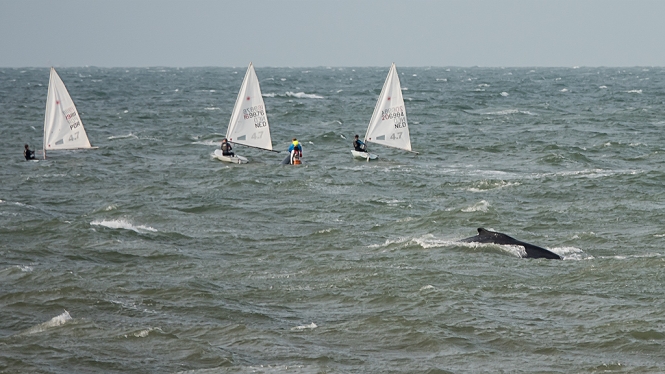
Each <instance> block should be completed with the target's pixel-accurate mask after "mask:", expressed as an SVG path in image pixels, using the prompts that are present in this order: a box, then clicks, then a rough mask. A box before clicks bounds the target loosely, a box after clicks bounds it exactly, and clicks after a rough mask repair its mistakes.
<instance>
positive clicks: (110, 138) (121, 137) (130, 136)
mask: <svg viewBox="0 0 665 374" xmlns="http://www.w3.org/2000/svg"><path fill="white" fill-rule="evenodd" d="M127 138H134V139H138V138H139V137H138V136H136V135H134V134H132V133H131V132H130V133H129V134H127V135H112V136H109V137H108V138H107V139H109V140H113V139H127Z"/></svg>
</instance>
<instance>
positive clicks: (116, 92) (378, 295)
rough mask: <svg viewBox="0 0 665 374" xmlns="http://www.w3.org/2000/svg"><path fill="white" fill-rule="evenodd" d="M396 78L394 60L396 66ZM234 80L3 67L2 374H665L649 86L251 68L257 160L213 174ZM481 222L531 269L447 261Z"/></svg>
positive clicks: (529, 74)
mask: <svg viewBox="0 0 665 374" xmlns="http://www.w3.org/2000/svg"><path fill="white" fill-rule="evenodd" d="M398 63H399V62H398ZM245 69H246V67H244V66H241V67H237V68H186V69H177V68H96V67H85V68H63V69H58V72H59V74H60V76H61V77H62V79H63V81H64V82H65V84H66V85H67V87H68V89H69V92H70V94H71V95H72V97H73V99H74V101H75V102H76V104H77V107H78V110H79V113H80V115H81V118H82V119H83V123H84V125H85V128H86V130H87V133H88V136H89V138H90V141H91V142H92V144H93V145H94V146H97V147H99V149H97V150H88V151H63V152H50V153H49V154H48V156H49V157H48V158H47V160H45V161H39V162H26V161H25V160H23V158H22V147H23V144H24V143H28V144H30V145H31V147H33V148H35V149H40V148H41V142H42V126H43V118H44V107H45V101H46V92H47V85H48V74H49V73H48V69H46V68H38V69H37V68H24V69H9V68H0V157H1V158H2V162H3V165H2V167H1V168H0V180H1V183H0V372H2V373H83V372H86V373H87V372H107V373H206V374H209V373H476V372H506V373H512V372H528V373H531V372H550V373H571V372H584V373H601V372H602V373H604V372H620V373H658V372H663V371H665V301H664V299H665V298H664V292H663V284H664V282H665V246H664V244H665V188H664V184H665V69H664V68H652V67H649V68H641V67H640V68H589V67H580V68H532V69H530V68H452V67H451V68H434V67H433V68H422V67H421V68H411V67H400V66H399V65H398V72H399V73H400V79H401V83H402V88H403V95H404V99H405V104H406V108H407V116H408V120H409V127H410V132H411V141H412V146H413V149H414V150H415V151H418V152H420V154H419V155H412V154H409V153H406V152H402V151H399V150H394V149H389V148H382V147H380V146H371V145H370V146H371V150H372V151H373V152H376V153H378V154H379V155H380V158H379V159H378V160H377V161H372V162H365V161H362V160H355V159H353V158H352V157H351V154H350V149H351V140H352V137H353V135H354V134H360V136H361V138H362V136H363V134H364V131H365V129H366V127H367V123H368V121H369V117H370V116H371V114H372V111H373V109H374V105H375V103H376V99H377V97H378V95H379V92H380V90H381V87H382V85H383V82H384V80H385V76H386V74H387V72H388V64H387V65H386V66H384V67H375V68H326V67H317V68H307V69H304V68H265V67H261V66H260V64H259V65H257V66H256V72H257V75H258V77H259V80H260V82H261V85H262V91H263V95H264V100H265V105H266V108H267V113H268V119H269V121H270V126H271V132H272V139H273V146H274V148H275V149H277V150H285V149H286V148H287V147H288V144H289V141H290V139H291V138H292V137H294V136H295V137H298V138H299V140H300V141H301V143H303V144H304V164H303V165H301V166H297V167H294V166H282V165H280V162H281V160H282V158H283V157H284V155H283V154H277V153H271V152H265V151H261V150H256V149H251V148H243V147H241V146H237V147H236V148H235V151H236V152H237V153H238V154H242V155H244V156H246V157H248V158H249V159H250V160H251V162H250V163H249V164H246V165H230V164H224V163H221V162H219V161H216V160H214V159H212V158H211V156H210V155H211V153H212V152H213V151H214V149H216V148H217V147H218V144H219V143H218V142H219V140H220V139H221V138H222V136H223V134H224V133H225V131H226V126H227V124H228V121H229V118H230V115H231V109H232V106H233V104H234V102H235V99H236V96H237V92H238V88H239V86H240V83H241V81H242V78H243V76H244V73H245ZM478 227H485V228H488V229H492V230H496V231H500V232H504V233H507V234H509V235H511V236H513V237H515V238H517V239H520V240H523V241H527V242H530V243H534V244H536V245H539V246H542V247H545V248H548V249H550V250H551V251H553V252H556V253H558V254H560V255H562V256H563V257H564V261H552V260H533V259H522V258H520V257H519V255H520V248H519V247H506V246H499V245H492V244H470V243H460V242H458V240H459V239H462V238H465V237H469V236H473V235H475V234H476V229H477V228H478Z"/></svg>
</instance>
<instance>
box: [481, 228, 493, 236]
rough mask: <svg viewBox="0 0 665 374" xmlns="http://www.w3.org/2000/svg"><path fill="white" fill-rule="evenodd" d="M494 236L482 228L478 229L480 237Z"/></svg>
mask: <svg viewBox="0 0 665 374" xmlns="http://www.w3.org/2000/svg"><path fill="white" fill-rule="evenodd" d="M490 234H492V232H491V231H487V230H485V229H484V228H482V227H478V235H490Z"/></svg>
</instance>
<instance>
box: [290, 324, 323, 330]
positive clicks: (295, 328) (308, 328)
mask: <svg viewBox="0 0 665 374" xmlns="http://www.w3.org/2000/svg"><path fill="white" fill-rule="evenodd" d="M317 327H319V326H317V325H316V323H314V322H312V323H310V324H309V325H300V326H296V327H291V331H303V330H314V329H315V328H317Z"/></svg>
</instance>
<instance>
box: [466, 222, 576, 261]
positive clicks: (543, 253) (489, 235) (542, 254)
mask: <svg viewBox="0 0 665 374" xmlns="http://www.w3.org/2000/svg"><path fill="white" fill-rule="evenodd" d="M460 241H461V242H465V243H492V244H500V245H519V246H522V247H524V251H525V252H526V255H524V256H522V258H547V259H550V260H563V258H562V257H561V256H559V255H558V254H556V253H554V252H551V251H548V250H547V249H545V248H542V247H539V246H537V245H533V244H529V243H526V242H523V241H520V240H517V239H515V238H513V237H510V236H508V235H506V234H503V233H500V232H496V231H490V230H485V229H484V228H482V227H480V228H479V229H478V235H476V236H472V237H470V238H466V239H462V240H460Z"/></svg>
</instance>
